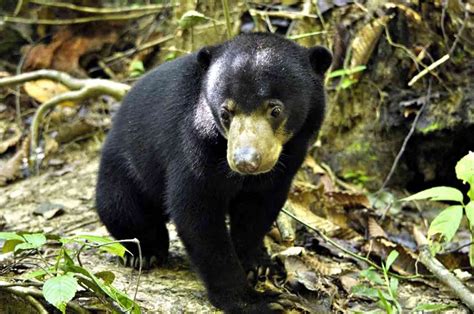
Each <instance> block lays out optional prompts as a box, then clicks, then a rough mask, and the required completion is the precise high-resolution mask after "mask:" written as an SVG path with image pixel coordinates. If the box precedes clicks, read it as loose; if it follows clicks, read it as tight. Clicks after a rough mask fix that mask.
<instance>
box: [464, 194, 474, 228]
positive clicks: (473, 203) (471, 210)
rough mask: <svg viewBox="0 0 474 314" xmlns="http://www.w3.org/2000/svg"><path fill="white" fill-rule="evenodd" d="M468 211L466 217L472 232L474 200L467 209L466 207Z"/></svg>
mask: <svg viewBox="0 0 474 314" xmlns="http://www.w3.org/2000/svg"><path fill="white" fill-rule="evenodd" d="M464 210H465V211H466V217H467V219H468V220H469V226H470V228H471V230H474V200H471V201H470V202H469V203H467V205H466V207H464Z"/></svg>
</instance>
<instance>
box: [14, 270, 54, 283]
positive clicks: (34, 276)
mask: <svg viewBox="0 0 474 314" xmlns="http://www.w3.org/2000/svg"><path fill="white" fill-rule="evenodd" d="M48 270H50V271H53V270H54V268H53V267H50V268H49V269H48ZM47 274H48V272H47V271H46V270H45V269H38V270H35V271H31V272H28V273H24V274H22V275H21V276H20V278H21V279H23V280H28V279H37V278H42V277H44V276H45V275H47Z"/></svg>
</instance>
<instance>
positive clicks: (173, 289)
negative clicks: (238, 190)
mask: <svg viewBox="0 0 474 314" xmlns="http://www.w3.org/2000/svg"><path fill="white" fill-rule="evenodd" d="M100 146H101V141H100V140H94V139H92V140H89V141H87V145H85V144H81V145H77V144H72V145H69V146H66V147H63V148H62V149H63V150H64V152H63V153H59V154H56V155H55V156H54V159H52V160H50V161H49V162H48V163H49V166H48V167H46V169H45V170H43V171H42V173H41V174H40V175H39V176H34V177H30V178H28V179H26V180H21V181H18V182H16V183H14V184H10V185H8V186H6V187H3V188H1V189H0V209H1V211H0V219H2V221H0V224H3V229H4V230H17V231H20V230H21V231H40V232H48V233H54V234H59V235H62V236H66V235H67V236H71V235H76V234H89V235H100V236H105V235H107V231H106V229H105V228H104V226H103V225H102V224H101V223H100V222H99V219H98V216H97V215H96V213H95V210H94V193H95V192H94V190H95V180H96V173H97V169H98V164H99V150H100ZM41 206H52V207H55V208H58V207H61V208H63V210H64V211H63V213H62V214H59V215H56V216H54V217H53V218H49V219H46V218H45V217H44V216H42V215H37V214H35V213H34V212H35V211H37V210H38V209H39V208H40V207H41ZM169 229H170V239H171V247H170V259H169V261H168V263H167V265H166V266H165V267H162V268H159V269H154V270H150V271H144V272H143V274H142V276H141V281H140V286H139V290H138V295H137V301H138V302H139V304H140V305H141V306H142V309H143V311H144V312H146V313H185V312H186V313H202V312H207V313H209V312H217V311H216V309H215V308H213V307H212V305H211V304H210V303H209V302H208V301H207V299H206V293H205V290H204V287H203V286H202V284H201V283H200V282H199V280H198V278H197V276H196V275H195V273H194V272H192V270H191V267H190V264H189V261H188V259H187V256H186V254H185V251H184V248H183V246H182V244H181V242H180V241H179V239H178V238H177V234H176V232H175V230H174V227H173V226H172V225H170V226H169ZM83 256H84V257H83V258H82V260H83V263H84V266H85V267H87V268H90V269H91V270H92V271H93V272H98V271H103V270H110V271H113V272H114V273H115V275H116V279H115V281H114V285H115V286H116V287H117V288H119V289H122V290H124V291H126V292H127V293H128V294H129V295H133V292H134V289H135V285H136V283H137V271H132V270H131V269H129V268H124V267H122V266H120V265H119V264H118V263H117V261H116V260H115V258H113V257H112V256H110V255H107V254H106V253H98V252H91V251H89V252H85V253H84V255H83ZM328 260H329V261H330V262H332V263H334V264H337V263H338V261H336V260H334V259H333V260H332V261H331V259H328ZM352 268H356V267H353V266H352ZM355 273H357V271H356V272H355ZM318 280H320V281H321V282H323V284H329V283H330V282H331V284H330V285H331V286H332V287H333V288H334V289H331V291H326V292H316V293H315V295H320V296H322V299H324V301H321V302H322V303H326V306H324V308H326V309H330V308H332V309H333V310H334V306H331V304H337V307H336V308H339V309H340V310H339V311H337V312H346V311H347V309H349V308H350V309H353V310H357V309H359V310H361V309H367V308H374V307H373V302H367V300H366V301H364V300H360V299H350V298H348V297H347V292H344V289H342V288H341V283H340V282H341V279H340V278H339V276H326V277H324V276H322V277H321V278H320V279H318ZM342 286H343V285H342ZM399 298H400V301H401V303H402V304H403V306H404V308H407V309H410V308H414V307H415V306H416V305H417V304H419V303H420V302H423V303H453V302H454V303H456V304H458V305H459V302H458V301H456V300H455V299H454V298H453V297H452V296H451V295H450V293H449V291H447V290H446V289H444V288H442V287H440V286H439V285H433V286H430V285H426V284H422V283H407V282H401V284H400V287H399ZM318 303H319V301H318ZM371 303H372V304H371ZM349 312H351V310H349ZM363 312H365V310H363ZM449 312H451V313H468V310H467V309H466V308H464V307H463V306H462V305H459V306H458V307H457V309H453V310H450V311H449Z"/></svg>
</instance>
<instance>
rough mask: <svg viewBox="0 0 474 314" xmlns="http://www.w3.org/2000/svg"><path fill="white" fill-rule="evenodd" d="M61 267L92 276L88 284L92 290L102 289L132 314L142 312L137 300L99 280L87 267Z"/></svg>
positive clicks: (68, 270) (88, 276)
mask: <svg viewBox="0 0 474 314" xmlns="http://www.w3.org/2000/svg"><path fill="white" fill-rule="evenodd" d="M61 268H62V269H63V270H65V271H67V272H72V273H77V274H81V275H83V276H85V277H86V278H90V279H91V280H90V281H89V283H88V285H87V286H88V287H89V288H90V289H91V290H93V291H96V292H97V291H102V293H104V294H105V295H107V296H109V297H110V298H112V299H113V300H114V301H116V302H117V303H118V305H119V306H120V307H121V308H122V309H123V310H124V311H126V312H130V313H132V314H138V313H141V310H140V306H139V305H138V304H137V303H136V302H135V301H133V300H132V299H131V298H130V297H129V296H128V295H126V294H125V293H123V292H121V291H119V290H117V289H116V288H114V287H113V286H112V285H110V284H107V283H105V282H102V281H101V280H99V278H97V277H96V276H95V275H94V274H92V273H91V272H89V271H88V270H87V269H85V268H83V267H80V266H76V265H62V267H61ZM81 282H82V281H81Z"/></svg>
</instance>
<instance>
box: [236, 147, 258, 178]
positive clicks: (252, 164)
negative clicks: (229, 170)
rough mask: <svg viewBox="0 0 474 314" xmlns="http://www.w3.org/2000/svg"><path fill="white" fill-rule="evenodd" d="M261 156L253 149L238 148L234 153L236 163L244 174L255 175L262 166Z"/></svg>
mask: <svg viewBox="0 0 474 314" xmlns="http://www.w3.org/2000/svg"><path fill="white" fill-rule="evenodd" d="M260 160H261V157H260V154H259V153H258V152H257V150H256V149H255V148H253V147H242V148H238V149H237V150H236V151H235V152H234V163H235V166H236V167H237V169H239V171H241V172H243V173H253V172H255V171H257V169H258V167H259V166H260Z"/></svg>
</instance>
